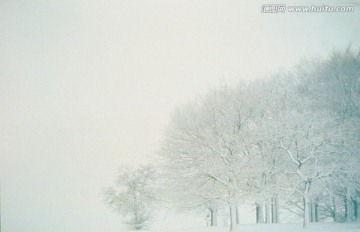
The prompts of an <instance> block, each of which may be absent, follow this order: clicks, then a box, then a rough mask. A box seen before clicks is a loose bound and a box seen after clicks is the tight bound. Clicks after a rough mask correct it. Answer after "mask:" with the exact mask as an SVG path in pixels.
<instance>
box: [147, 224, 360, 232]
mask: <svg viewBox="0 0 360 232" xmlns="http://www.w3.org/2000/svg"><path fill="white" fill-rule="evenodd" d="M228 231H229V228H228V227H205V228H197V229H175V230H150V231H148V232H228ZM305 231H306V232H309V231H311V232H319V231H321V232H360V224H359V223H353V224H346V223H316V224H310V226H309V228H308V229H303V228H302V224H270V225H268V224H248V225H238V227H237V228H236V232H305Z"/></svg>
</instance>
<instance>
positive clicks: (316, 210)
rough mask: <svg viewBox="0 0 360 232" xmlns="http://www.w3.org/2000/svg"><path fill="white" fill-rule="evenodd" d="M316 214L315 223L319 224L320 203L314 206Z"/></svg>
mask: <svg viewBox="0 0 360 232" xmlns="http://www.w3.org/2000/svg"><path fill="white" fill-rule="evenodd" d="M314 208H315V210H314V213H315V215H314V216H315V222H319V203H318V202H315V204H314Z"/></svg>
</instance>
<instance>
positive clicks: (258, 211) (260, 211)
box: [255, 203, 264, 223]
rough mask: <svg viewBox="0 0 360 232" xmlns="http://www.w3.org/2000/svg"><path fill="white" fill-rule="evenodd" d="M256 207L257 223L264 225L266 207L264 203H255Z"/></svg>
mask: <svg viewBox="0 0 360 232" xmlns="http://www.w3.org/2000/svg"><path fill="white" fill-rule="evenodd" d="M255 205H256V223H264V207H263V204H262V203H255Z"/></svg>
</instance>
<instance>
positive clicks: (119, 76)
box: [0, 0, 360, 232]
mask: <svg viewBox="0 0 360 232" xmlns="http://www.w3.org/2000/svg"><path fill="white" fill-rule="evenodd" d="M291 2H292V3H293V4H294V5H296V3H298V4H303V5H304V4H305V5H306V3H307V2H306V1H305V3H304V1H302V2H299V1H291ZM339 2H340V1H339ZM276 3H279V1H277V2H276ZM335 3H336V2H334V1H317V2H315V3H313V4H318V5H322V4H327V5H334V4H335ZM308 4H309V3H308ZM261 5H262V3H260V2H259V3H254V1H213V0H206V1H205V0H204V1H196V0H181V1H176V0H174V1H170V0H167V1H166V0H161V1H159V0H153V1H140V0H139V1H134V0H128V1H116V0H113V1H110V0H108V1H100V0H99V1H85V0H84V1H65V0H64V1H45V0H43V1H40V0H39V1H28V0H24V1H16V0H12V1H10V0H9V1H6V0H5V1H4V0H2V1H0V51H1V52H0V65H1V67H0V104H1V112H0V115H1V116H0V117H1V118H0V120H1V144H0V145H1V163H0V165H1V167H0V168H1V170H0V171H1V200H2V202H1V214H2V215H1V216H2V227H3V228H2V229H3V231H4V232H42V231H44V232H53V231H54V232H57V231H59V232H64V231H66V232H79V231H86V232H90V231H91V232H101V231H109V232H111V231H119V228H121V222H120V216H118V215H116V214H114V213H112V212H111V211H110V210H109V209H108V208H106V207H105V206H104V205H103V203H102V199H101V192H102V189H103V188H104V187H107V186H109V185H112V183H113V181H114V180H115V175H116V171H117V168H118V167H119V166H120V165H123V164H128V165H132V166H137V165H140V164H146V163H149V162H152V160H153V159H152V157H153V156H154V152H155V151H156V150H157V149H158V148H159V145H160V144H159V141H160V140H161V136H162V131H163V130H164V128H165V127H166V124H167V123H168V121H169V118H170V115H171V113H172V112H173V111H174V109H175V108H176V107H178V106H180V105H181V104H184V103H186V102H188V101H190V100H192V99H194V98H196V96H198V95H199V94H203V93H205V92H206V90H207V89H209V88H210V87H214V86H217V85H219V84H220V83H224V82H226V83H234V82H236V81H237V80H240V79H245V80H251V79H254V78H256V77H258V76H267V75H270V74H271V73H273V72H275V71H277V70H279V69H282V68H287V67H291V65H293V64H296V63H297V62H298V61H299V59H302V58H305V57H312V56H326V54H328V53H329V52H330V51H332V50H334V49H338V48H340V49H341V48H345V47H346V46H347V45H348V44H350V43H352V46H353V47H355V48H356V47H359V46H360V14H359V12H360V11H359V10H360V9H359V8H356V9H355V12H354V13H288V12H287V13H283V14H263V13H261ZM341 5H352V4H351V1H349V2H346V1H344V3H341ZM246 220H247V219H246V217H245V219H244V222H246ZM168 223H170V224H171V223H173V221H171V222H168ZM158 224H159V223H158ZM199 226H203V225H199Z"/></svg>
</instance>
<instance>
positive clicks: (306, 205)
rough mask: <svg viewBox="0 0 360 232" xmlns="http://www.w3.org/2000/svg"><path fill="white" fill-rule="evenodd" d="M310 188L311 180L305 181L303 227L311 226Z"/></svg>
mask: <svg viewBox="0 0 360 232" xmlns="http://www.w3.org/2000/svg"><path fill="white" fill-rule="evenodd" d="M309 190H310V182H309V181H305V190H304V196H303V200H304V219H303V228H304V229H306V228H308V227H309V223H310V215H309Z"/></svg>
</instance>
